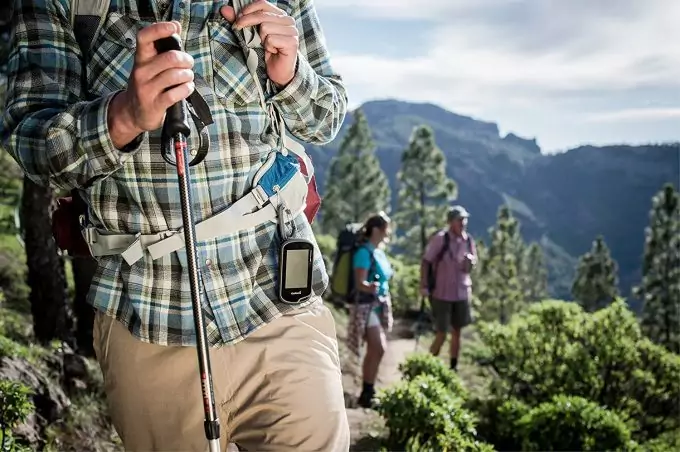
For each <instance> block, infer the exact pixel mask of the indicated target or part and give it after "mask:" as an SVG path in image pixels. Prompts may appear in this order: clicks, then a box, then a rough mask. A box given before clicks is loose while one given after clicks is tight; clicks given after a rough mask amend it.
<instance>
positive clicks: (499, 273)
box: [479, 205, 524, 323]
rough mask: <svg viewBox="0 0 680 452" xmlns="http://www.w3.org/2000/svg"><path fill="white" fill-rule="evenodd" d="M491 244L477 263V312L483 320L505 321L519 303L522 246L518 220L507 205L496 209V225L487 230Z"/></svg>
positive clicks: (520, 294)
mask: <svg viewBox="0 0 680 452" xmlns="http://www.w3.org/2000/svg"><path fill="white" fill-rule="evenodd" d="M489 236H490V237H491V243H490V245H489V248H488V251H487V253H486V254H487V255H486V259H485V260H484V261H483V262H482V263H481V269H480V275H479V276H480V277H479V279H481V280H482V281H481V287H480V290H479V300H480V312H479V315H480V317H481V318H482V319H483V320H486V321H499V322H501V323H507V322H508V321H509V320H510V317H511V316H512V314H514V313H516V312H518V311H519V310H520V309H521V308H522V305H523V300H522V286H521V283H520V279H519V278H520V277H519V271H520V266H521V260H520V256H521V255H522V252H523V251H522V250H523V248H524V243H523V241H522V238H521V235H520V230H519V221H518V220H517V219H516V218H514V217H513V215H512V213H511V212H510V209H509V208H508V206H505V205H504V206H501V208H500V209H499V210H498V218H497V221H496V225H495V226H494V227H492V228H491V229H490V230H489Z"/></svg>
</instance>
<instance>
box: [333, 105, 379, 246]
mask: <svg viewBox="0 0 680 452" xmlns="http://www.w3.org/2000/svg"><path fill="white" fill-rule="evenodd" d="M389 210H390V186H389V182H388V180H387V176H386V175H385V173H384V172H383V170H382V168H381V167H380V162H379V161H378V158H377V157H376V156H375V143H374V142H373V138H372V137H371V130H370V128H369V126H368V121H367V120H366V117H365V116H364V114H363V112H362V111H361V110H356V111H355V112H354V123H353V124H352V126H351V127H350V129H349V130H348V131H347V134H346V135H345V137H344V139H343V141H342V144H341V146H340V150H339V152H338V154H337V155H336V156H335V157H334V158H333V159H332V160H331V164H330V168H329V171H328V177H327V179H326V193H325V196H324V199H323V209H322V213H321V223H322V227H323V230H324V232H325V233H327V234H336V233H337V232H338V231H339V230H340V229H342V228H343V227H344V226H345V224H347V223H350V222H351V223H359V222H363V221H365V220H366V218H367V217H368V216H369V215H371V214H372V213H377V212H380V211H385V212H389Z"/></svg>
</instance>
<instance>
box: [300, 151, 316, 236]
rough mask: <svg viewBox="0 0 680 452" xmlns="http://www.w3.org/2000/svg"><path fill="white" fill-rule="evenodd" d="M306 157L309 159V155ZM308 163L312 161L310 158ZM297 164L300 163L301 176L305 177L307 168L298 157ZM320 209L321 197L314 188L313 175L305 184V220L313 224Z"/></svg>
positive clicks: (314, 180) (314, 177)
mask: <svg viewBox="0 0 680 452" xmlns="http://www.w3.org/2000/svg"><path fill="white" fill-rule="evenodd" d="M307 157H309V155H308V156H307ZM309 161H310V162H311V161H312V158H311V157H309ZM298 162H300V169H301V170H302V174H304V175H305V176H307V167H306V166H305V162H304V161H303V160H302V159H301V158H300V157H299V156H298ZM320 208H321V196H319V191H318V190H317V188H316V175H314V176H312V179H311V180H310V181H309V183H308V184H307V207H305V216H306V217H307V220H309V224H312V223H313V222H314V218H315V217H316V214H317V213H319V209H320Z"/></svg>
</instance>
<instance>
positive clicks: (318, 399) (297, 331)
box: [94, 299, 350, 452]
mask: <svg viewBox="0 0 680 452" xmlns="http://www.w3.org/2000/svg"><path fill="white" fill-rule="evenodd" d="M337 347H338V345H337V340H336V335H335V323H334V320H333V317H332V315H331V313H330V311H329V310H328V308H327V307H326V306H324V305H323V303H322V301H321V299H319V301H318V302H316V303H313V304H312V305H311V306H310V307H307V308H303V309H301V310H299V311H297V312H295V313H292V314H288V315H284V316H283V317H280V318H278V319H276V320H274V321H273V322H271V323H270V324H269V325H266V326H264V327H262V328H260V329H259V330H258V331H256V332H255V333H253V334H252V335H251V336H249V337H248V338H247V339H246V340H244V341H242V342H240V343H238V344H236V345H234V346H225V347H221V348H217V349H211V350H210V359H211V368H212V374H213V386H214V392H215V403H216V406H217V408H218V416H219V419H220V434H221V435H220V436H221V438H220V439H221V446H222V447H221V450H222V451H226V450H227V444H228V443H229V442H231V443H236V444H237V445H238V446H239V448H240V449H241V450H248V451H253V452H255V451H276V452H279V451H281V452H284V451H300V452H305V451H310V452H311V451H323V452H326V451H328V452H346V451H348V450H349V445H350V438H349V426H348V422H347V414H346V412H345V402H344V397H343V389H342V380H341V373H340V362H339V358H338V348H337ZM94 348H95V352H96V355H97V359H98V361H99V364H100V366H101V369H102V372H103V375H104V388H105V391H106V395H107V400H108V404H109V412H110V414H111V419H112V421H113V424H114V427H115V428H116V431H117V432H118V434H119V435H120V437H121V439H122V441H123V444H124V445H125V449H126V450H129V451H135V452H146V451H163V452H165V451H168V452H170V451H178V452H179V451H182V452H190V451H191V452H193V451H200V452H204V451H207V449H208V442H207V440H206V439H205V432H204V430H203V420H204V414H203V399H202V396H201V388H200V379H199V373H198V358H197V355H196V349H195V348H194V347H164V346H159V345H152V344H148V343H145V342H141V341H139V340H138V339H136V338H135V337H133V336H132V335H131V334H130V333H129V332H128V330H127V328H125V326H124V325H123V324H122V323H120V322H118V321H116V320H114V319H112V318H111V317H108V316H106V315H104V314H102V313H100V312H99V311H97V314H96V316H95V321H94Z"/></svg>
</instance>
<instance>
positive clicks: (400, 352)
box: [346, 331, 422, 451]
mask: <svg viewBox="0 0 680 452" xmlns="http://www.w3.org/2000/svg"><path fill="white" fill-rule="evenodd" d="M390 336H391V337H390V338H389V342H388V346H387V350H386V352H385V356H384V357H383V361H382V362H381V363H380V369H379V371H378V378H377V381H376V388H385V387H387V386H390V385H392V384H394V383H396V382H398V381H399V380H401V373H400V372H399V364H401V363H402V362H403V361H404V360H405V359H406V357H407V356H408V355H410V354H412V353H414V352H415V346H416V341H415V339H403V338H400V337H399V335H398V331H395V332H393V334H391V335H390ZM419 348H421V349H422V342H420V343H419ZM351 380H352V381H353V383H355V384H354V385H351V386H354V388H352V389H353V390H354V391H355V392H356V391H358V390H359V388H357V387H356V386H357V383H360V381H357V378H356V376H355V377H354V378H352V379H351ZM346 381H348V380H346ZM346 386H350V384H347V385H346ZM348 389H350V388H349V387H347V388H346V390H348ZM347 418H348V420H349V424H350V432H351V436H352V443H354V446H353V448H352V450H357V451H359V450H361V451H366V450H376V449H373V448H372V447H371V446H372V445H374V444H375V440H373V439H372V437H376V436H379V435H381V434H382V433H383V432H384V426H383V425H382V422H381V418H380V416H378V414H377V413H376V412H375V411H373V410H365V409H362V408H357V407H355V406H354V404H353V403H348V407H347ZM376 447H377V446H376Z"/></svg>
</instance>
